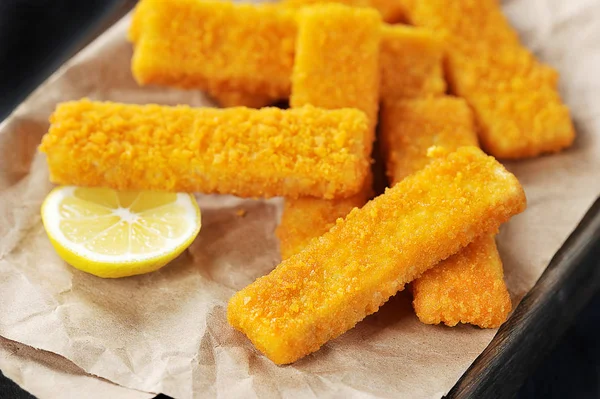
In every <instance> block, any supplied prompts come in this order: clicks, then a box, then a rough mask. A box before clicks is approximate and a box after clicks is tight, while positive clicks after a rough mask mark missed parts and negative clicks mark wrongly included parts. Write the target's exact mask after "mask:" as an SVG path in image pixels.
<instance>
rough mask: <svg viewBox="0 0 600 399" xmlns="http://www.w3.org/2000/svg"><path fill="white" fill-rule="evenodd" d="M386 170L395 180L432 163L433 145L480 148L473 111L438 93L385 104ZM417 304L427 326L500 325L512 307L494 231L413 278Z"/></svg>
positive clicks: (465, 105) (484, 326) (415, 304)
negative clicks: (438, 95) (435, 95)
mask: <svg viewBox="0 0 600 399" xmlns="http://www.w3.org/2000/svg"><path fill="white" fill-rule="evenodd" d="M381 116H382V120H381V135H382V141H383V142H384V143H385V159H386V164H387V172H388V176H389V178H390V181H391V182H392V183H393V184H396V183H397V182H400V181H402V180H403V179H404V178H406V177H407V176H408V175H410V174H412V173H414V172H416V171H417V170H420V169H422V168H424V167H425V166H426V165H427V164H428V163H430V162H432V158H431V157H430V156H428V155H429V154H428V153H430V152H431V151H428V149H429V148H430V147H431V146H438V147H436V148H440V147H443V148H444V149H445V150H449V151H455V150H456V149H457V148H459V147H462V146H476V145H477V136H476V134H475V129H474V125H473V115H472V113H471V110H470V109H469V107H468V105H467V104H466V102H465V101H464V100H463V99H459V98H455V97H439V98H432V99H419V100H404V101H398V102H395V103H387V104H385V105H384V106H383V109H382V111H381ZM413 296H414V302H413V305H414V308H415V312H416V314H417V316H418V317H419V320H421V321H422V322H423V323H427V324H438V323H440V322H443V323H445V324H447V325H449V326H455V325H456V324H457V323H459V322H462V323H470V324H474V325H478V326H480V327H483V328H496V327H499V326H500V324H502V323H503V322H504V321H506V318H507V316H508V313H509V312H510V310H511V302H510V296H509V294H508V290H507V288H506V284H505V283H504V280H503V275H502V262H501V260H500V256H499V255H498V250H497V249H496V243H495V242H494V238H493V236H492V235H490V236H486V237H483V238H480V239H478V240H476V241H474V242H472V243H471V244H470V245H469V246H468V247H466V248H464V249H462V250H461V251H460V252H458V253H457V254H456V255H454V256H452V257H450V258H448V259H446V260H444V261H442V262H440V263H439V264H438V265H437V266H435V267H434V268H433V269H431V270H428V271H427V272H425V273H424V274H423V275H422V276H421V277H419V278H418V279H417V280H415V281H414V282H413Z"/></svg>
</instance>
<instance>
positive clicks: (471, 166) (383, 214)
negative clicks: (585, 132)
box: [227, 147, 526, 364]
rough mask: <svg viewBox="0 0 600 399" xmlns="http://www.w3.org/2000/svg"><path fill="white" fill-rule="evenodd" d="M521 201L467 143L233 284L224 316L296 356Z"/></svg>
mask: <svg viewBox="0 0 600 399" xmlns="http://www.w3.org/2000/svg"><path fill="white" fill-rule="evenodd" d="M525 202H526V200H525V194H524V192H523V189H522V188H521V186H520V185H519V182H518V181H517V179H516V178H515V177H514V176H513V175H512V174H510V173H509V172H507V171H506V170H505V169H504V167H503V166H502V165H500V164H499V163H498V162H497V161H496V160H495V159H493V158H492V157H489V156H486V155H485V154H484V153H483V152H482V151H481V150H479V149H477V148H476V147H463V148H461V149H459V150H458V151H457V152H454V153H452V154H449V155H446V156H444V157H440V158H438V159H436V160H434V161H433V162H431V163H430V164H429V165H428V166H427V167H426V168H425V169H423V170H421V171H419V172H417V173H416V174H414V175H412V176H409V177H408V178H406V179H404V180H403V181H401V182H400V183H398V184H397V185H395V186H394V187H393V188H391V189H388V190H387V191H386V193H385V194H383V195H381V196H379V197H377V198H375V199H374V200H372V201H370V202H369V203H367V205H365V206H364V207H362V208H361V209H354V210H353V211H352V212H350V214H349V215H348V216H347V217H346V219H344V220H339V221H338V222H337V223H336V225H335V226H334V227H333V228H332V229H331V230H329V232H327V233H325V235H323V236H322V237H320V238H319V239H318V240H313V241H311V242H310V244H309V245H308V247H306V248H305V249H304V250H303V251H302V252H300V253H299V254H297V255H294V256H292V257H291V258H288V259H287V260H285V261H283V262H282V263H281V264H280V265H279V266H277V268H275V270H274V271H272V272H271V273H270V274H269V275H267V276H264V277H261V278H259V279H257V280H256V281H255V282H254V283H252V284H250V285H249V286H247V287H246V288H244V289H243V290H241V291H239V292H238V293H236V294H235V295H234V296H233V297H232V298H231V300H230V302H229V306H228V311H227V318H228V321H229V323H230V324H231V325H232V326H233V327H234V328H236V329H238V330H240V331H242V332H243V333H244V334H246V335H247V336H248V338H250V340H251V341H252V343H253V344H254V345H255V346H256V347H257V348H258V349H259V350H260V351H262V352H263V353H264V354H265V355H266V356H267V357H269V359H271V360H272V361H273V362H275V363H277V364H286V363H291V362H294V361H296V360H298V359H300V358H301V357H303V356H305V355H307V354H309V353H311V352H314V351H316V350H318V349H319V348H320V347H321V346H322V345H323V344H324V343H326V342H327V341H328V340H330V339H332V338H335V337H337V336H339V335H340V334H342V333H344V332H345V331H347V330H349V329H350V328H352V327H354V326H355V325H356V323H357V322H359V321H360V320H362V319H363V318H365V317H366V316H367V315H369V314H371V313H374V312H376V311H377V309H378V308H379V307H380V306H381V305H382V304H383V303H385V302H386V301H387V300H388V299H389V297H390V296H392V295H394V294H395V293H396V292H397V291H398V290H401V289H402V288H403V287H404V285H405V284H406V283H408V282H410V281H412V280H414V279H415V278H417V277H418V276H420V275H421V274H422V273H423V272H425V271H426V270H428V269H430V268H431V267H433V266H435V265H436V264H437V263H439V261H441V260H443V259H445V258H447V257H449V256H451V255H453V254H454V253H456V252H458V251H459V250H460V249H461V248H463V247H465V246H466V245H468V244H469V243H470V242H471V241H473V240H474V239H475V238H476V237H478V236H481V235H483V234H489V233H494V232H495V231H496V230H497V229H498V227H499V226H500V224H501V223H503V222H505V221H507V220H508V219H509V218H510V217H511V216H512V215H514V214H516V213H519V212H521V211H523V210H524V208H525Z"/></svg>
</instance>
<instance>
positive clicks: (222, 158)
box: [40, 100, 369, 199]
mask: <svg viewBox="0 0 600 399" xmlns="http://www.w3.org/2000/svg"><path fill="white" fill-rule="evenodd" d="M50 123H51V125H50V130H49V132H48V133H47V134H46V135H45V136H44V138H43V140H42V145H41V147H40V150H41V151H42V152H45V153H46V154H47V157H48V165H49V167H50V179H51V180H52V182H54V183H59V184H72V185H79V186H92V187H93V186H103V187H110V188H114V189H118V190H157V191H178V192H180V191H186V192H204V193H222V194H234V195H238V196H241V197H272V196H287V197H291V198H295V197H298V196H307V195H312V196H316V197H322V198H327V199H332V198H337V197H348V196H352V195H354V194H356V193H357V192H358V191H359V190H360V189H361V187H362V185H363V183H364V180H365V178H366V176H367V169H368V166H369V160H368V157H367V156H366V155H365V143H364V138H365V135H366V133H365V132H366V130H367V129H368V123H367V119H366V117H365V114H364V113H363V112H361V111H359V110H355V109H342V110H334V111H327V110H322V109H319V108H314V107H311V106H306V107H303V108H298V109H291V110H281V109H278V108H263V109H260V110H253V109H248V108H227V109H214V108H190V107H188V106H177V107H167V106H159V105H143V106H142V105H128V104H116V103H102V102H92V101H88V100H81V101H76V102H68V103H62V104H60V105H59V106H58V107H57V108H56V111H55V112H54V114H53V115H52V116H51V117H50Z"/></svg>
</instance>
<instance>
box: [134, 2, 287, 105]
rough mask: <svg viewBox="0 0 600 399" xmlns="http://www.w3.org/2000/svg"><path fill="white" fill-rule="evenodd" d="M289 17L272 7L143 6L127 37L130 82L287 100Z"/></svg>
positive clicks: (223, 4) (214, 4)
mask: <svg viewBox="0 0 600 399" xmlns="http://www.w3.org/2000/svg"><path fill="white" fill-rule="evenodd" d="M294 18H295V13H294V12H293V10H289V9H286V8H283V7H277V6H274V5H260V6H258V5H251V4H233V3H230V2H226V1H216V0H201V1H199V0H170V1H163V0H142V3H141V4H140V5H139V6H138V8H137V9H136V12H135V14H134V17H133V24H132V25H131V28H130V32H129V36H130V38H131V40H133V41H134V44H135V46H134V47H135V48H134V55H133V59H132V72H133V75H134V77H135V79H136V81H137V82H138V83H139V84H159V85H167V86H177V87H182V88H197V89H202V90H206V91H209V92H219V91H231V90H233V91H242V92H245V93H262V94H263V95H266V96H269V97H271V98H285V97H287V95H288V94H289V92H290V76H291V74H292V66H293V57H294V45H295V41H296V23H295V20H294Z"/></svg>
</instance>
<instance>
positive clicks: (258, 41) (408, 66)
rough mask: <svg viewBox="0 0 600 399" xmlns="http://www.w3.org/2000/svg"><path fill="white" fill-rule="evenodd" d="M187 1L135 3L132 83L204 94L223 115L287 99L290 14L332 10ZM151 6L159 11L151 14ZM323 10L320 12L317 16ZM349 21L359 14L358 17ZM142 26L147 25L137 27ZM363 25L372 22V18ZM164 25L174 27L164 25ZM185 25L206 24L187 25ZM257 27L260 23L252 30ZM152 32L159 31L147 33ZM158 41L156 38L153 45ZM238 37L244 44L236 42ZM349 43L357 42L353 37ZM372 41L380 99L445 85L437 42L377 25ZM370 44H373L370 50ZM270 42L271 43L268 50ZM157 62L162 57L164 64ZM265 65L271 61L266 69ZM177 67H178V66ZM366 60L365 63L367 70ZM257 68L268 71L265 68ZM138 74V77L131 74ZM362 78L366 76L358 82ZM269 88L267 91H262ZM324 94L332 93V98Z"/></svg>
mask: <svg viewBox="0 0 600 399" xmlns="http://www.w3.org/2000/svg"><path fill="white" fill-rule="evenodd" d="M190 1H192V0H174V1H172V2H161V1H159V0H142V1H140V2H139V3H138V5H137V7H136V10H135V12H134V14H133V19H132V23H131V26H130V29H129V39H130V40H131V41H132V42H133V43H134V45H135V47H136V50H135V54H134V60H133V66H132V67H133V71H134V74H135V75H136V79H137V80H138V81H139V82H140V83H142V84H149V83H153V84H162V85H171V86H181V87H186V88H196V89H202V90H205V91H207V92H208V93H209V94H210V95H211V96H212V97H213V98H215V99H216V100H217V102H218V103H219V104H220V105H221V106H224V107H235V106H246V107H251V108H261V107H264V106H267V105H271V104H273V103H275V102H277V101H279V100H282V99H285V98H288V97H289V96H290V87H291V85H290V79H291V76H292V69H293V59H294V52H295V41H296V35H297V24H298V21H297V19H298V17H297V15H300V14H301V12H300V11H298V9H302V8H301V7H300V6H305V5H308V4H309V3H310V4H317V5H316V6H314V7H308V8H309V9H310V8H315V7H316V9H321V10H335V9H336V8H335V7H334V8H330V6H329V5H323V4H321V5H320V6H319V5H318V4H320V3H322V2H323V1H321V0H309V1H306V0H299V1H295V0H292V1H291V2H289V3H286V5H287V6H288V7H281V6H279V7H277V6H276V5H264V4H262V5H256V6H251V5H233V4H230V3H227V2H220V1H219V2H216V3H217V4H218V5H217V6H215V2H211V1H206V0H201V1H199V0H196V1H192V3H193V4H192V3H190ZM341 2H342V3H347V4H348V5H365V6H367V5H369V4H372V5H373V6H375V8H377V9H379V10H380V11H381V8H380V7H378V6H377V3H378V2H377V1H370V0H343V1H341ZM323 3H324V2H323ZM381 3H382V4H383V3H389V4H392V3H391V2H389V0H382V1H381ZM290 5H291V6H290ZM158 6H160V7H159V8H157V7H158ZM323 6H325V7H326V8H324V9H323V8H320V7H323ZM187 8H191V9H192V10H193V11H194V12H189V13H188V12H187V11H186V10H187ZM347 8H349V7H347ZM278 9H285V10H278ZM304 10H306V8H304ZM359 11H360V10H359ZM362 11H364V10H362ZM321 12H323V11H321ZM315 13H318V11H315ZM156 14H158V16H156ZM153 15H154V16H153ZM356 15H363V14H361V13H360V12H359V13H358V14H356ZM366 15H369V14H366ZM384 15H386V14H385V13H384ZM229 17H231V18H230V21H228V22H227V23H225V22H223V21H222V20H223V19H224V18H229ZM147 19H150V20H152V21H154V23H149V25H147V24H145V21H146V20H147ZM368 19H369V20H372V16H369V17H368ZM167 20H168V21H178V23H177V24H167V23H165V21H167ZM193 20H198V21H202V22H206V23H194V22H193ZM257 20H260V21H262V22H261V23H260V24H259V23H258V22H257ZM238 22H239V23H238ZM330 23H331V24H334V25H336V24H339V23H340V21H339V20H337V21H336V20H335V17H333V16H332V18H331V22H330ZM156 24H161V25H160V26H159V27H155V25H156ZM347 25H350V24H347ZM306 26H307V29H309V31H310V29H314V27H313V28H310V27H308V23H306ZM200 27H202V29H201V28H200ZM212 29H215V32H212ZM353 30H354V27H349V29H348V26H346V30H345V31H344V33H345V34H348V33H350V32H353ZM188 31H189V32H188ZM250 31H251V32H250ZM364 32H365V33H367V31H364ZM159 33H160V35H161V36H160V38H157V35H158V34H159ZM192 33H193V34H192ZM143 36H150V38H151V40H150V39H148V40H149V41H150V43H148V44H147V45H145V46H144V47H143V48H141V49H140V48H138V47H139V46H138V45H137V44H138V43H139V41H140V38H141V37H143ZM242 36H248V37H245V38H244V39H243V40H241V37H242ZM263 36H265V37H268V38H269V39H268V40H267V39H265V38H263ZM305 36H306V35H305ZM353 36H354V37H358V35H357V34H356V33H354V34H353ZM380 36H381V48H380V60H379V64H380V68H381V71H380V75H381V98H382V99H385V98H405V97H415V96H422V95H430V94H433V95H437V94H443V93H444V91H445V89H446V85H445V82H444V79H443V73H442V72H443V71H442V53H443V46H442V41H441V39H440V38H439V37H437V36H436V35H433V34H432V33H430V32H428V31H425V30H423V29H415V28H412V27H407V26H390V25H386V24H381V32H380ZM172 37H173V38H175V39H177V40H179V41H183V40H186V43H185V44H182V45H178V46H175V45H171V44H170V43H171V42H170V41H171V38H172ZM185 38H190V39H185ZM194 38H198V39H197V40H198V41H200V43H201V45H200V46H199V47H198V48H199V49H195V48H192V47H190V45H189V43H190V41H192V40H194ZM279 38H280V39H279ZM236 40H237V41H236ZM331 40H332V41H333V40H334V39H333V38H331ZM373 40H375V36H374V37H373V38H372V40H371V42H372V41H373ZM377 40H379V39H377ZM273 41H278V43H277V44H276V45H273ZM279 41H280V42H279ZM332 41H331V42H330V44H332V43H333V42H332ZM304 42H305V43H307V44H310V37H305V39H304ZM313 42H314V43H313V46H318V42H316V41H313ZM177 43H179V44H181V43H180V42H177ZM342 43H343V42H342ZM363 43H364V45H365V46H366V47H365V48H367V49H369V51H370V44H369V41H365V40H363ZM160 46H162V48H163V49H162V50H161V49H160V48H159V47H160ZM167 47H168V49H167V50H168V52H166V53H165V50H164V48H167ZM344 47H347V46H344ZM158 51H162V53H159V52H158ZM164 54H169V56H168V57H165V56H164ZM361 58H362V59H365V60H366V59H367V57H366V56H365V55H362V56H361V54H360V53H359V52H356V54H354V57H353V59H361ZM271 59H277V60H278V61H277V63H275V64H273V63H272V62H271ZM180 60H185V63H182V62H180ZM373 60H374V59H369V60H368V61H367V64H370V63H372V62H373ZM353 62H354V61H353ZM196 64H197V65H196ZM263 64H268V67H267V66H265V65H263ZM136 65H137V66H136ZM271 65H273V66H271ZM339 65H340V64H338V66H339ZM357 66H358V67H361V65H357ZM361 68H362V67H361ZM365 68H367V69H368V68H369V67H368V66H365ZM138 69H139V73H136V70H138ZM273 69H276V71H274V70H273ZM352 78H355V76H353V77H352ZM370 78H371V76H370V75H369V76H367V77H366V78H365V79H370ZM265 82H267V83H265ZM271 85H274V86H275V87H274V88H273V87H270V86H271ZM319 86H323V87H325V85H323V82H319ZM336 89H340V88H336ZM331 93H335V90H334V91H331V92H330V94H331Z"/></svg>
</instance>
